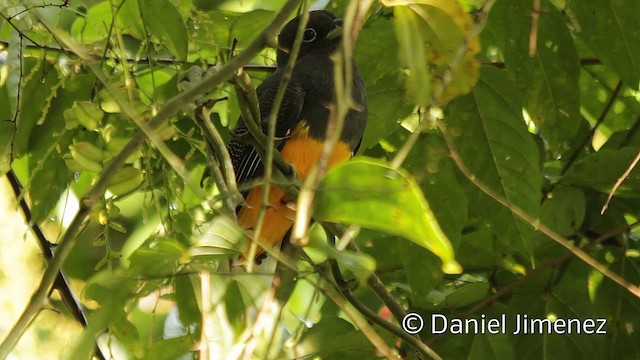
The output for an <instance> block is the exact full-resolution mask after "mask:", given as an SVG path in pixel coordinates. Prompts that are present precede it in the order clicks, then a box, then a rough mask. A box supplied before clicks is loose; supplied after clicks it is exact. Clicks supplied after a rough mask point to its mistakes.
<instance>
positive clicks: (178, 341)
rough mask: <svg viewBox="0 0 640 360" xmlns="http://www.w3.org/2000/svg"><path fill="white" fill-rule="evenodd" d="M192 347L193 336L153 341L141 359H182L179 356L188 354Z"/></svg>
mask: <svg viewBox="0 0 640 360" xmlns="http://www.w3.org/2000/svg"><path fill="white" fill-rule="evenodd" d="M193 346H194V344H193V335H185V336H181V337H177V338H172V339H165V340H160V341H154V342H153V344H152V345H151V346H150V347H149V349H148V350H147V352H146V353H145V354H144V357H143V358H142V359H143V360H155V359H182V357H181V355H185V354H188V353H190V352H191V351H192V348H193ZM189 358H190V357H189Z"/></svg>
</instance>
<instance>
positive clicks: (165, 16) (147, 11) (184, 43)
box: [139, 0, 189, 60]
mask: <svg viewBox="0 0 640 360" xmlns="http://www.w3.org/2000/svg"><path fill="white" fill-rule="evenodd" d="M139 4H140V8H141V10H142V11H141V12H142V18H143V19H144V22H145V24H146V25H147V26H148V27H149V29H150V30H151V33H152V34H153V35H155V36H157V37H158V38H159V39H160V42H161V43H162V44H163V45H165V46H166V47H167V49H169V51H170V52H171V53H172V54H173V56H175V57H176V59H178V60H185V59H186V58H187V51H188V49H189V37H188V34H187V27H186V26H185V24H184V20H183V19H182V16H181V15H180V13H179V12H178V9H176V7H175V6H173V4H172V3H171V2H170V1H169V0H139Z"/></svg>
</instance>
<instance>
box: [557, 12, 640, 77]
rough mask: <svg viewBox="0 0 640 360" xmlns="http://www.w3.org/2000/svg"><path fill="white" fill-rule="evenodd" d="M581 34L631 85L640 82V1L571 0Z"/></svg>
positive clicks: (604, 61)
mask: <svg viewBox="0 0 640 360" xmlns="http://www.w3.org/2000/svg"><path fill="white" fill-rule="evenodd" d="M568 5H569V7H570V8H571V10H572V11H573V13H574V14H575V17H576V18H577V20H578V22H579V24H580V28H579V29H576V30H578V34H579V35H580V36H581V37H582V38H583V39H584V41H585V42H586V43H587V44H588V45H589V46H590V47H591V49H593V51H594V52H595V53H596V55H597V56H598V58H599V59H600V60H602V62H603V63H604V64H605V65H606V66H607V67H609V68H611V69H613V70H614V71H615V72H616V73H618V75H619V76H620V77H621V78H622V79H623V81H625V82H626V83H627V84H628V85H629V86H630V87H631V88H633V89H636V90H638V86H639V84H640V33H638V31H636V30H637V28H638V24H640V3H639V2H637V1H634V0H592V1H582V0H569V1H568Z"/></svg>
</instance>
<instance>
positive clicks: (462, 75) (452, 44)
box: [383, 0, 480, 105]
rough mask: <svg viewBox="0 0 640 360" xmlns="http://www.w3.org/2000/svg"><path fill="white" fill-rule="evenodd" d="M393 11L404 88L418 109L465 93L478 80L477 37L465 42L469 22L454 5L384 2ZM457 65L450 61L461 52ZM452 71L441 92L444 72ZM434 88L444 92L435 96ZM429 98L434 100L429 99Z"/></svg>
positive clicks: (422, 0)
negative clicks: (406, 72)
mask: <svg viewBox="0 0 640 360" xmlns="http://www.w3.org/2000/svg"><path fill="white" fill-rule="evenodd" d="M383 4H384V5H385V6H393V7H394V10H393V11H394V23H395V26H396V35H397V37H398V43H399V45H400V52H399V56H400V60H401V61H402V62H403V63H404V64H405V65H406V66H407V68H408V69H409V76H408V82H407V84H408V87H409V90H410V91H411V92H413V94H414V102H415V103H416V104H418V105H429V104H431V102H432V101H434V100H435V101H437V102H438V105H442V104H446V103H447V102H448V101H449V100H451V99H453V98H455V97H456V96H459V95H461V94H466V93H468V92H469V91H470V90H471V88H472V87H473V85H474V84H475V83H476V81H477V79H478V70H479V63H478V62H477V61H476V60H475V58H474V57H475V55H476V54H477V53H478V52H479V51H480V42H479V40H478V38H477V37H472V38H471V39H469V40H468V41H467V40H465V38H466V37H467V33H468V32H469V31H470V30H471V26H472V20H471V18H470V17H469V15H468V14H467V13H465V12H464V9H463V8H462V7H461V6H460V4H459V3H458V2H456V1H447V0H386V1H383ZM465 47H466V51H465V52H464V54H463V56H462V58H461V59H460V61H459V62H458V63H454V60H458V59H456V57H457V56H458V54H457V53H458V51H459V50H461V49H464V48H465ZM452 70H453V71H454V72H453V73H451V74H450V75H453V77H452V78H451V81H450V82H449V83H448V84H447V86H446V87H444V88H442V87H441V83H442V81H443V77H444V74H445V72H447V71H452ZM434 88H440V89H441V90H440V91H442V90H444V92H443V93H440V94H437V93H436V92H438V91H434V90H433V89H434ZM433 95H436V96H438V98H437V99H432V97H433Z"/></svg>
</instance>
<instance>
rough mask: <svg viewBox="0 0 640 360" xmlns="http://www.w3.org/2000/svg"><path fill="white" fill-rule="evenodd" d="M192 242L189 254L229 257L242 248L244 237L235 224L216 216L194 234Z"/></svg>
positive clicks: (239, 251)
mask: <svg viewBox="0 0 640 360" xmlns="http://www.w3.org/2000/svg"><path fill="white" fill-rule="evenodd" d="M193 242H194V246H193V247H191V248H190V249H189V254H190V255H191V256H213V257H218V256H223V257H229V256H233V255H237V254H239V253H241V252H242V251H243V250H244V246H245V245H244V244H245V242H246V237H245V235H244V234H243V232H242V230H241V229H240V228H239V227H238V225H237V224H235V223H233V222H231V220H230V219H228V218H226V217H224V216H218V217H216V218H215V219H213V221H211V222H210V223H209V224H208V225H207V227H206V228H204V229H202V232H201V233H199V234H197V235H196V238H195V239H194V241H193Z"/></svg>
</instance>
